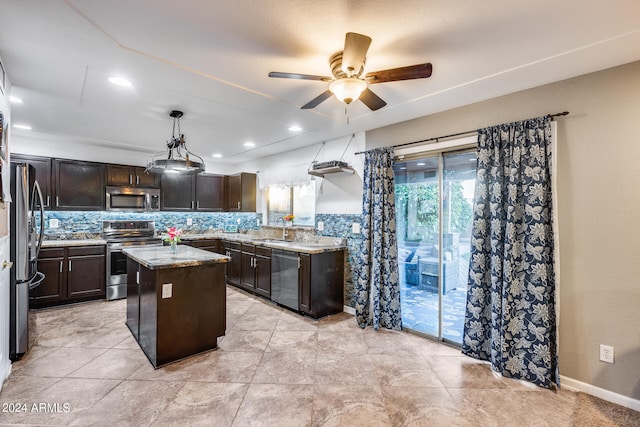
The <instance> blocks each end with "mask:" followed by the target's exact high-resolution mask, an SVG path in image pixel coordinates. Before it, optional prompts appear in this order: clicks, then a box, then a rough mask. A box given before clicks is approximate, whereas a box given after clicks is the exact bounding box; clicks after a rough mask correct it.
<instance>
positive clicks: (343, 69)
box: [269, 33, 432, 111]
mask: <svg viewBox="0 0 640 427" xmlns="http://www.w3.org/2000/svg"><path fill="white" fill-rule="evenodd" d="M370 44H371V38H370V37H367V36H365V35H362V34H357V33H347V35H346V37H345V40H344V50H341V51H340V52H336V53H334V54H333V55H331V57H330V58H329V64H330V66H331V72H332V73H333V77H326V76H316V75H312V74H297V73H282V72H278V71H272V72H270V73H269V77H277V78H282V79H301V80H319V81H323V82H331V83H330V84H329V89H327V90H326V91H324V92H323V93H321V94H320V95H318V96H317V97H315V98H314V99H312V100H311V101H309V102H307V103H306V104H305V105H303V106H302V107H301V108H302V109H303V110H305V109H310V108H314V107H316V106H318V105H319V104H320V103H321V102H322V101H324V100H326V99H328V98H330V97H331V95H335V96H336V97H337V98H338V99H339V100H340V101H342V102H344V103H345V104H351V102H353V101H355V100H356V99H360V101H362V102H363V103H364V104H365V105H366V106H367V107H369V108H370V109H371V110H373V111H375V110H378V109H380V108H382V107H384V106H385V105H387V103H386V102H385V101H384V100H383V99H382V98H380V97H379V96H378V95H376V94H375V93H373V91H372V90H371V89H369V87H368V86H369V85H372V84H376V83H386V82H395V81H399V80H411V79H425V78H427V77H430V76H431V69H432V67H431V64H430V63H425V64H417V65H410V66H407V67H400V68H391V69H388V70H381V71H374V72H371V73H367V74H365V75H364V77H363V76H362V73H363V72H364V66H365V61H366V56H367V50H369V45H370Z"/></svg>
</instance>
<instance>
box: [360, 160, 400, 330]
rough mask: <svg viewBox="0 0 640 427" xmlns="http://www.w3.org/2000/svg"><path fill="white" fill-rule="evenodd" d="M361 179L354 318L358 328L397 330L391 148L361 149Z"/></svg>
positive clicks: (397, 290)
mask: <svg viewBox="0 0 640 427" xmlns="http://www.w3.org/2000/svg"><path fill="white" fill-rule="evenodd" d="M363 181H364V191H363V193H364V194H363V196H362V247H361V250H360V254H359V258H360V259H359V261H360V262H359V269H358V280H357V283H356V320H357V321H358V325H360V327H361V328H365V327H366V326H367V325H373V328H374V329H376V330H377V329H379V328H380V327H381V326H382V327H383V328H387V329H395V330H400V329H402V319H401V317H400V284H399V280H398V256H397V252H398V245H397V237H396V208H395V204H396V202H395V190H394V177H393V148H390V147H387V148H378V149H374V150H370V151H367V152H366V153H365V161H364V178H363Z"/></svg>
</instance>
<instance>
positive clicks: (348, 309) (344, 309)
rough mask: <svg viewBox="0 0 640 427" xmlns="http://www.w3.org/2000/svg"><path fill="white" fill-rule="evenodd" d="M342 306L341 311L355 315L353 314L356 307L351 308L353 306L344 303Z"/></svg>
mask: <svg viewBox="0 0 640 427" xmlns="http://www.w3.org/2000/svg"><path fill="white" fill-rule="evenodd" d="M343 307H344V308H343V311H344V312H345V313H349V314H351V315H353V316H355V315H356V309H355V308H353V307H349V306H346V305H344V306H343Z"/></svg>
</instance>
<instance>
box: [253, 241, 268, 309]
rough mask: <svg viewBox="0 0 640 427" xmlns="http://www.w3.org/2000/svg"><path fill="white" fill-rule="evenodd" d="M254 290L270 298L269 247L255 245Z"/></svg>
mask: <svg viewBox="0 0 640 427" xmlns="http://www.w3.org/2000/svg"><path fill="white" fill-rule="evenodd" d="M254 266H255V274H256V276H255V292H256V294H258V295H262V296H263V297H266V298H271V249H269V248H265V247H261V246H256V256H255V261H254Z"/></svg>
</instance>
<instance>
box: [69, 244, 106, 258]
mask: <svg viewBox="0 0 640 427" xmlns="http://www.w3.org/2000/svg"><path fill="white" fill-rule="evenodd" d="M68 251H69V256H78V255H104V246H102V245H98V246H76V247H74V246H71V247H69V248H68Z"/></svg>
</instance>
